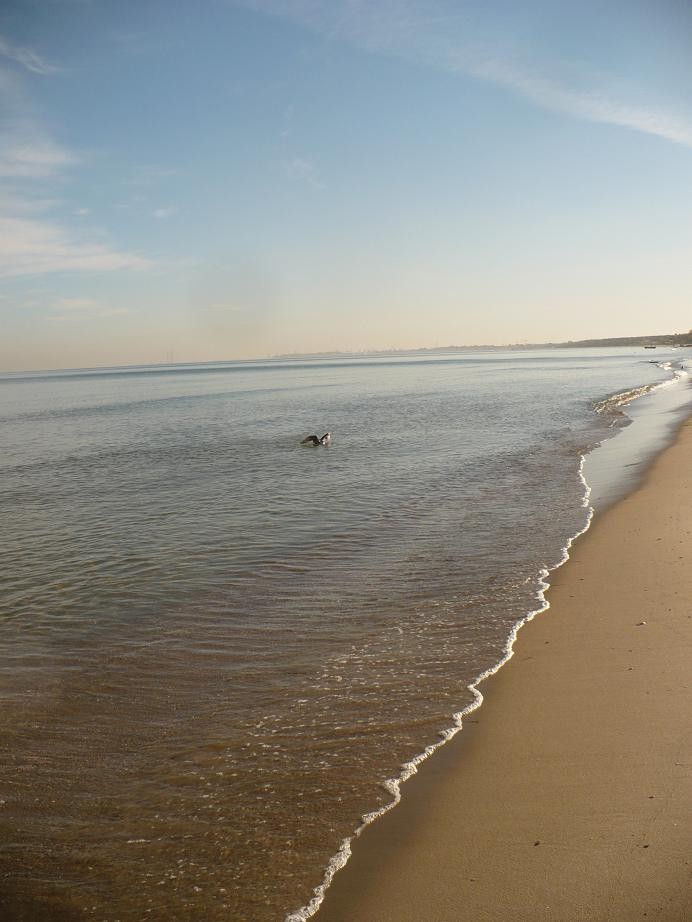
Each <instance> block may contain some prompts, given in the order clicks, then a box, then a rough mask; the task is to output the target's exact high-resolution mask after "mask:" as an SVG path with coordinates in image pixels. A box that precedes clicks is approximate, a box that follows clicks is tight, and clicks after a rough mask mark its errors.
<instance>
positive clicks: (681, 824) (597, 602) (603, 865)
mask: <svg viewBox="0 0 692 922" xmlns="http://www.w3.org/2000/svg"><path fill="white" fill-rule="evenodd" d="M691 457H692V421H688V422H687V423H686V424H685V426H684V427H683V428H682V430H681V431H680V433H679V435H678V438H677V440H676V442H675V443H674V444H673V445H672V446H671V447H670V448H668V449H667V450H666V451H665V452H664V453H663V454H662V455H661V456H660V457H659V458H658V459H657V460H656V462H655V463H654V465H653V466H652V468H651V469H650V471H649V473H648V474H647V477H646V479H645V481H644V483H643V484H642V485H641V486H640V487H639V488H638V489H637V490H636V491H635V492H634V493H632V494H630V495H629V496H628V497H627V498H625V499H624V500H623V501H621V502H620V503H618V504H617V505H616V506H614V507H612V508H611V509H608V510H607V511H606V512H604V513H603V514H602V515H601V516H597V517H596V519H595V520H594V523H593V525H592V527H591V529H590V530H589V531H588V532H587V533H586V534H585V535H584V536H583V537H582V538H580V539H579V540H578V541H577V542H576V543H575V545H574V547H573V548H572V551H571V559H570V560H569V561H568V562H567V563H566V564H565V565H564V566H563V567H562V568H561V569H559V570H558V571H556V572H555V573H553V575H552V580H551V582H552V585H551V588H550V590H549V592H548V600H549V602H550V606H551V607H550V609H549V610H548V611H547V612H544V613H543V614H541V615H540V616H538V617H537V618H535V619H534V620H533V621H532V622H530V623H529V624H528V625H526V626H525V627H524V628H523V629H522V630H521V631H520V633H519V637H518V639H517V642H516V645H515V655H514V657H513V658H512V659H511V660H510V661H509V663H507V665H505V666H504V667H503V668H502V669H501V670H500V671H499V672H498V673H497V674H496V675H495V676H493V677H492V678H490V679H488V680H487V681H486V682H485V683H484V684H483V685H482V686H481V690H482V692H483V695H484V698H485V701H484V703H483V705H482V707H481V708H480V709H479V710H477V711H476V712H475V713H473V714H471V715H470V716H469V718H468V719H467V720H466V721H465V725H464V729H463V731H462V732H461V733H460V734H458V735H457V737H455V739H454V740H453V741H452V742H450V743H449V744H448V745H447V746H445V747H443V748H442V749H441V750H440V751H438V753H437V754H436V755H435V756H434V757H433V758H431V759H429V760H428V761H427V762H426V763H424V764H423V765H422V766H421V768H420V769H419V773H418V775H417V776H415V777H414V778H412V779H411V780H410V781H408V782H407V783H406V784H405V786H404V789H403V801H402V803H401V804H400V805H399V806H398V807H397V808H396V809H395V810H393V811H391V812H390V813H388V814H387V815H386V816H384V817H383V818H382V819H380V820H379V821H378V822H376V823H374V824H373V825H372V826H370V827H368V828H367V829H366V830H365V831H364V832H363V834H362V835H361V836H360V837H359V838H358V839H357V840H356V842H355V843H354V853H353V857H352V858H351V860H350V861H349V863H348V865H347V866H346V868H345V869H344V870H342V871H341V872H339V873H338V874H337V875H336V877H335V878H334V881H333V883H332V886H331V888H330V889H329V891H328V893H327V897H326V899H325V901H324V903H323V905H322V907H321V909H320V911H319V912H318V914H317V916H316V918H317V919H318V922H361V920H362V922H389V920H391V922H395V920H396V922H406V920H411V922H413V920H416V922H422V920H431V922H432V920H435V922H463V920H474V922H479V920H488V922H490V920H493V922H497V920H543V919H545V920H548V919H549V920H560V922H573V920H574V922H576V920H580V922H581V920H583V922H586V920H589V922H597V920H605V919H608V920H623V922H624V920H628V922H630V920H634V919H644V918H646V919H647V920H651V919H656V920H666V922H682V920H684V919H689V918H692V880H691V878H690V872H691V870H692V826H691V824H690V816H692V785H691V782H692V719H691V718H692V701H691V695H690V685H691V681H692V466H691V465H690V458H691Z"/></svg>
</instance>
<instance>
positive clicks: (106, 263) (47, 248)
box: [0, 216, 151, 278]
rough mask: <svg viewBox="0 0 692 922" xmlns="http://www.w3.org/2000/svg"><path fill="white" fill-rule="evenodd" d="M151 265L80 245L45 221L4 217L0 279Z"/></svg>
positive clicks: (0, 232) (109, 250) (101, 247)
mask: <svg viewBox="0 0 692 922" xmlns="http://www.w3.org/2000/svg"><path fill="white" fill-rule="evenodd" d="M150 265H151V264H150V262H149V261H148V260H146V259H144V258H143V257H141V256H136V255H134V254H131V253H121V252H119V251H117V250H114V249H112V248H111V247H109V246H107V245H105V244H98V243H88V242H80V241H77V240H73V239H71V238H70V236H69V234H68V233H67V232H66V231H65V230H64V229H63V228H61V227H59V226H58V225H55V224H51V223H50V222H48V221H45V220H33V219H30V218H24V217H16V216H2V217H0V278H10V277H17V276H23V275H37V274H42V273H47V272H68V271H72V272H74V271H81V272H96V271H112V270H116V269H144V268H147V267H148V266H150Z"/></svg>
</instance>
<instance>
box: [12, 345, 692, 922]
mask: <svg viewBox="0 0 692 922" xmlns="http://www.w3.org/2000/svg"><path fill="white" fill-rule="evenodd" d="M677 355H679V353H678V354H677ZM654 357H655V358H656V359H658V360H663V359H665V358H671V359H672V358H674V357H675V356H673V355H670V356H668V355H663V354H662V352H661V350H658V352H657V353H655V354H654ZM651 358H652V354H651V353H643V351H639V350H637V351H636V352H633V351H626V350H619V351H615V352H612V353H608V352H604V351H603V350H598V351H596V350H594V351H591V352H589V351H584V350H582V351H577V350H573V351H566V350H560V351H543V352H535V353H527V352H518V353H494V354H484V355H476V354H471V355H458V356H445V357H443V358H432V359H420V358H413V359H398V358H397V359H383V360H377V361H372V360H360V361H358V360H355V361H323V362H311V363H297V362H296V363H275V364H255V365H249V364H242V363H239V364H232V363H231V364H226V365H220V366H214V367H209V366H197V367H186V368H181V367H176V368H171V369H168V370H161V369H134V370H116V371H113V372H112V373H70V374H67V373H61V374H52V375H34V376H24V377H21V376H5V377H4V378H0V425H1V427H2V436H3V437H2V456H1V461H0V464H1V469H0V470H1V476H0V538H1V540H2V547H3V567H2V577H1V578H2V594H1V599H0V664H1V669H0V694H1V695H2V716H1V717H0V724H1V726H2V750H3V751H2V759H1V760H0V788H1V794H0V798H1V800H2V803H1V804H0V820H1V821H2V836H1V839H0V863H1V865H2V868H1V870H2V880H3V883H2V889H1V890H0V909H2V911H3V912H4V913H5V915H4V916H3V918H8V919H24V918H26V919H45V920H51V922H53V920H73V919H74V920H77V919H99V920H103V922H106V920H107V922H115V920H120V922H135V920H145V919H147V920H161V922H164V920H165V922H175V920H201V919H204V920H210V922H214V920H225V922H227V920H230V919H233V920H241V919H242V920H253V922H255V920H257V922H263V920H281V919H282V918H283V917H284V916H285V915H286V914H287V913H288V912H290V911H292V910H296V909H298V908H299V907H301V906H303V905H304V904H306V903H307V902H308V900H309V899H310V897H311V895H312V889H313V887H315V886H316V885H317V884H319V882H320V881H321V879H322V875H323V873H324V869H325V867H326V866H327V865H328V863H329V861H330V859H331V858H332V856H333V855H334V853H335V852H336V851H337V849H338V848H339V844H340V842H341V840H342V839H343V838H344V837H345V836H348V835H350V834H351V833H352V832H353V830H354V828H355V827H356V826H357V825H358V822H359V817H360V816H361V815H362V814H364V813H368V812H370V811H373V810H377V809H378V808H380V807H381V806H383V805H384V804H386V803H387V802H388V801H389V800H390V799H391V795H390V793H388V791H387V790H386V789H385V788H384V787H383V786H382V782H383V781H384V780H385V779H387V778H390V777H395V776H396V775H397V774H398V772H399V770H400V769H399V766H400V765H401V763H402V762H404V761H406V760H407V759H410V758H411V757H412V756H414V755H415V754H416V753H419V752H420V751H421V750H422V749H423V748H424V747H425V746H426V745H427V744H429V743H431V742H434V741H435V739H436V738H437V736H438V734H439V732H440V731H441V730H443V729H445V728H446V727H449V726H450V724H451V723H452V720H451V718H452V715H453V714H454V713H455V712H457V711H459V710H460V709H461V708H463V707H464V706H465V705H467V704H468V703H469V702H470V701H471V700H472V694H471V692H470V691H469V689H468V685H469V684H470V683H471V682H472V681H473V680H474V678H475V677H476V676H478V675H479V673H481V672H482V671H483V670H485V669H487V668H489V667H491V666H492V665H493V664H494V663H496V662H497V661H498V660H499V659H500V657H501V655H502V651H503V648H504V645H505V643H506V641H507V637H508V635H509V633H510V632H511V630H512V627H513V626H514V624H515V623H516V622H517V620H518V619H520V618H521V617H523V616H524V615H525V614H526V613H527V612H528V611H530V610H532V609H535V607H536V598H537V592H538V588H539V574H540V572H541V570H542V569H543V568H544V567H547V568H550V567H551V566H554V565H555V564H556V563H557V562H558V561H559V560H560V558H561V556H562V549H563V548H564V546H565V544H566V543H567V541H568V539H569V538H570V537H571V536H573V535H574V534H575V533H576V532H578V531H580V530H581V529H582V528H583V527H584V525H585V523H586V517H587V509H586V508H585V507H584V504H583V498H584V485H583V481H582V479H581V477H580V473H579V468H580V462H581V456H582V454H583V453H585V452H586V451H588V450H589V449H590V448H592V447H593V446H595V445H596V444H598V443H599V442H600V441H601V440H602V439H604V438H605V437H607V436H609V435H612V434H613V433H614V432H616V431H617V430H618V428H619V426H620V424H621V423H622V422H623V421H624V420H625V417H624V416H623V415H622V407H618V404H619V403H621V401H619V400H612V401H610V402H606V403H605V404H602V402H603V401H605V400H606V399H607V398H608V397H610V396H612V395H614V394H622V393H624V392H628V393H629V392H630V391H633V390H634V389H637V388H640V387H642V386H648V385H655V384H660V383H662V382H664V381H666V380H669V379H670V378H671V375H672V372H671V370H670V369H667V368H663V367H660V366H659V365H657V364H655V363H653V362H652V361H651ZM680 386H682V385H678V387H680ZM656 393H657V392H654V394H653V395H652V396H651V397H647V398H644V400H649V401H650V400H653V399H654V398H655V394H656ZM633 406H634V405H633ZM596 407H598V408H599V410H600V412H596ZM632 428H634V427H632ZM326 430H331V431H332V433H333V444H332V445H331V446H330V447H329V448H306V447H304V446H301V444H300V440H301V438H302V437H303V436H305V435H307V434H309V433H313V432H315V433H317V434H318V435H321V434H322V433H323V432H324V431H326ZM625 431H626V432H628V431H629V430H625Z"/></svg>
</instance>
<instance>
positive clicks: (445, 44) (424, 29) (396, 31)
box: [230, 0, 692, 147]
mask: <svg viewBox="0 0 692 922" xmlns="http://www.w3.org/2000/svg"><path fill="white" fill-rule="evenodd" d="M230 2H231V3H234V4H237V5H241V6H243V7H245V8H249V9H251V10H254V11H255V12H258V13H262V14H265V15H269V16H273V17H276V18H280V19H286V20H289V21H291V22H294V23H297V24H299V25H302V26H303V27H305V28H307V29H310V30H311V31H313V32H316V33H318V34H321V35H324V36H325V37H326V38H327V39H328V40H340V41H345V42H349V43H351V44H353V45H356V46H357V47H359V48H362V49H364V50H366V51H369V52H374V53H379V54H385V55H390V56H392V57H398V58H401V59H404V60H408V61H412V62H415V63H418V64H425V65H427V66H430V67H435V68H437V69H440V70H445V71H447V72H451V73H457V74H463V75H466V76H470V77H473V78H475V79H477V80H483V81H485V82H488V83H492V84H495V85H497V86H501V87H504V88H505V89H508V90H510V91H512V92H514V93H516V94H518V95H520V96H522V97H523V98H525V99H528V100H529V101H530V102H532V103H533V104H535V105H536V106H539V107H540V108H543V109H549V110H551V111H554V112H561V113H565V114H567V115H571V116H573V117H575V118H579V119H582V120H584V121H590V122H596V123H601V124H609V125H616V126H618V127H621V128H627V129H630V130H633V131H638V132H641V133H643V134H648V135H653V136H655V137H659V138H662V139H665V140H667V141H672V142H674V143H676V144H682V145H684V146H686V147H692V118H690V117H689V116H686V115H682V114H677V113H675V112H671V111H667V110H666V109H651V108H645V107H642V106H639V105H637V104H633V103H630V102H628V101H625V100H622V99H614V98H611V97H610V96H609V95H608V94H607V93H606V92H602V93H601V92H584V91H583V90H580V89H579V88H575V87H574V86H571V85H567V84H565V83H564V82H562V81H560V80H559V79H556V78H554V77H553V76H552V75H550V74H548V73H542V72H539V71H534V70H533V69H532V68H530V67H527V66H525V65H523V64H522V63H518V62H517V61H516V60H513V59H511V58H510V59H505V58H503V56H502V55H500V54H497V53H496V52H495V51H493V50H491V51H490V52H488V46H487V42H485V43H484V50H482V51H479V49H478V45H476V44H475V38H474V30H473V21H472V16H473V12H472V9H471V8H470V7H467V6H464V5H462V6H461V8H459V7H457V8H456V10H454V11H452V10H451V9H450V8H449V7H448V6H445V5H444V4H440V3H434V2H431V3H426V4H425V5H424V4H422V3H420V2H419V0H382V2H380V3H378V4H376V5H374V4H372V3H370V2H365V0H348V2H345V3H336V2H334V3H332V2H331V0H330V2H325V0H230ZM455 32H456V33H459V32H461V33H463V35H465V36H466V37H465V38H461V39H456V40H455V39H454V38H453V37H452V36H453V33H455ZM585 76H589V75H588V74H585Z"/></svg>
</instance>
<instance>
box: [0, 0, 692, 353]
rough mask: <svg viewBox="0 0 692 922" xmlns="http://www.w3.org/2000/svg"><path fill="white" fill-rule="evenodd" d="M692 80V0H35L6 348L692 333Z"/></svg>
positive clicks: (2, 173) (7, 266)
mask: <svg viewBox="0 0 692 922" xmlns="http://www.w3.org/2000/svg"><path fill="white" fill-rule="evenodd" d="M690 78H692V8H689V7H687V6H685V5H683V4H680V3H679V2H676V0H660V2H653V0H628V2H627V3H623V2H621V0H606V2H604V3H596V2H595V0H586V2H585V3H583V4H581V5H580V6H579V8H578V9H577V8H573V9H565V8H561V9H557V8H556V7H555V4H551V3H549V2H548V0H529V2H528V3H526V4H523V5H521V7H517V5H516V4H513V3H510V2H509V0H492V2H489V3H487V4H484V5H483V6H482V8H480V7H479V6H478V5H477V4H471V3H468V2H464V0H457V2H454V0H430V2H423V0H379V2H369V3H367V2H364V0H356V2H353V0H351V2H327V0H290V2H289V0H208V2H205V3H203V4H199V5H195V6H194V7H193V6H191V5H189V4H185V3H182V2H180V0H173V2H165V3H164V2H163V0H152V2H151V3H149V4H147V5H146V6H141V5H138V4H135V3H133V2H125V3H116V2H114V0H86V2H80V3H75V2H70V0H54V2H52V3H50V4H36V3H35V2H33V0H10V2H9V3H7V4H5V5H4V6H3V9H2V11H1V12H0V103H1V104H2V109H3V112H4V115H3V117H2V120H0V316H1V317H2V325H3V336H2V338H1V341H0V370H2V371H24V370H27V371H29V370H42V369H48V368H78V367H98V366H104V365H131V364H150V363H161V362H166V361H170V360H171V359H172V360H173V361H177V362H183V361H189V362H196V361H215V360H218V361H223V360H233V359H249V358H257V359H260V358H266V357H268V356H271V355H277V354H290V353H298V354H306V353H313V354H314V353H325V352H361V351H373V350H387V349H410V350H414V349H416V348H444V347H446V344H454V343H462V344H463V347H464V348H466V347H474V346H477V345H486V344H491V343H497V344H498V345H500V344H503V343H505V344H520V343H523V342H529V343H536V344H538V343H548V342H566V341H569V340H574V341H576V340H581V339H587V338H607V337H620V336H639V335H642V334H641V330H647V329H649V330H650V329H651V328H659V329H661V330H664V331H668V332H673V331H678V332H680V331H684V330H687V329H689V328H690V326H692V314H691V313H690V309H689V292H690V290H691V289H692V263H691V262H690V259H689V253H690V250H691V248H692V229H691V228H690V225H689V220H688V215H689V213H690V209H691V207H692V96H691V93H690V86H692V80H691V79H690ZM219 355H224V356H225V357H226V358H225V359H218V356H219Z"/></svg>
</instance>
